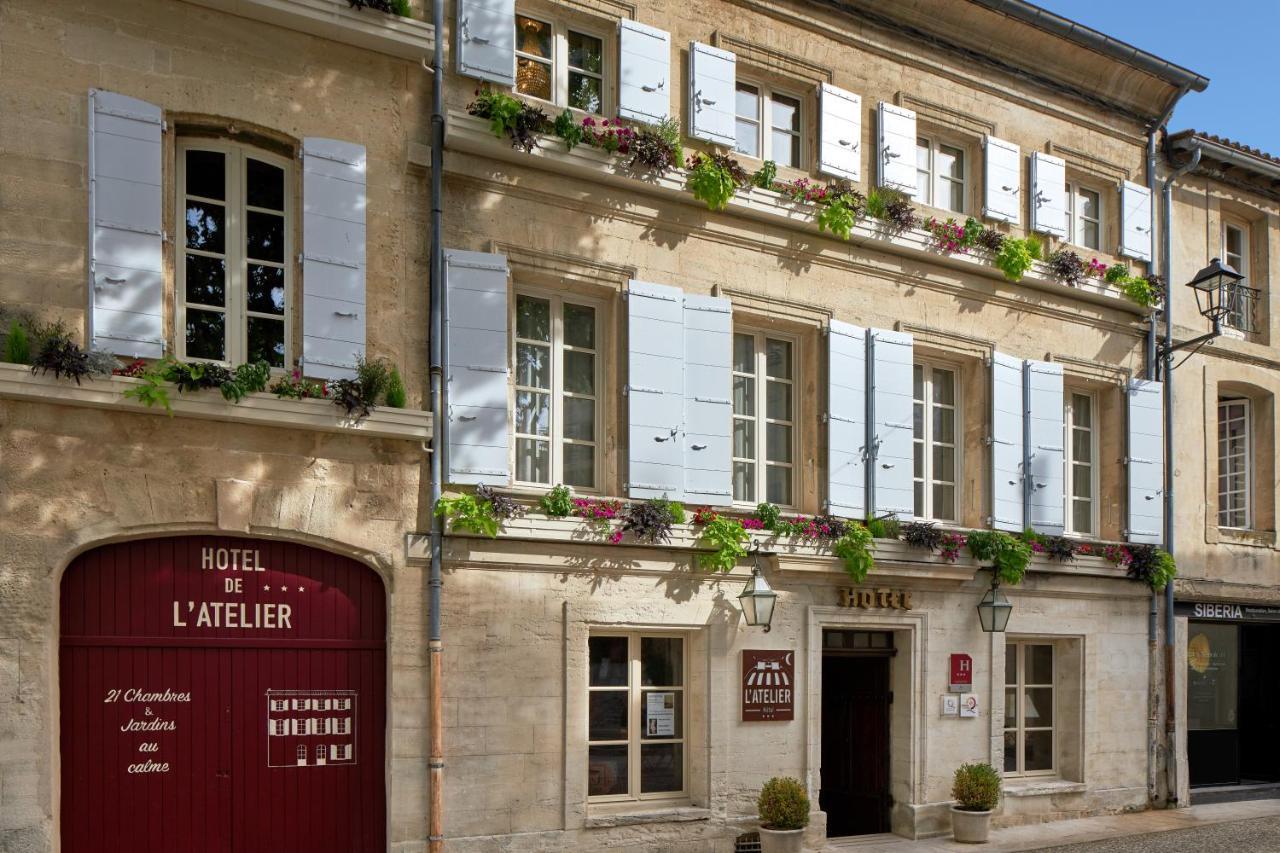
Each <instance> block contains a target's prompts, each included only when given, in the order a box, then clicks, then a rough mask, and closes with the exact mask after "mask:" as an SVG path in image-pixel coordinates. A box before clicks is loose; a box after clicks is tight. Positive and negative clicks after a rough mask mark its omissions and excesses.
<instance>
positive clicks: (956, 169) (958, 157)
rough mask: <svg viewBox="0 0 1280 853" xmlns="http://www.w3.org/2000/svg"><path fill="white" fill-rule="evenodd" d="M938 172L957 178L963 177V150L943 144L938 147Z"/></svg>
mask: <svg viewBox="0 0 1280 853" xmlns="http://www.w3.org/2000/svg"><path fill="white" fill-rule="evenodd" d="M937 165H938V174H939V175H945V176H946V177H948V178H955V179H957V180H959V179H962V178H964V152H963V151H961V150H960V149H959V148H952V147H951V146H949V145H943V146H941V147H939V148H938V159H937Z"/></svg>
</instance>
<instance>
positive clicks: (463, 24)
mask: <svg viewBox="0 0 1280 853" xmlns="http://www.w3.org/2000/svg"><path fill="white" fill-rule="evenodd" d="M455 29H456V30H457V34H458V42H457V51H458V73H459V74H463V75H465V76H467V77H474V78H476V79H477V80H488V81H489V82H491V83H497V84H498V85H499V86H514V85H515V83H516V78H515V68H516V4H515V0H458V20H457V27H456V28H455ZM439 36H440V33H437V34H436V37H437V38H439Z"/></svg>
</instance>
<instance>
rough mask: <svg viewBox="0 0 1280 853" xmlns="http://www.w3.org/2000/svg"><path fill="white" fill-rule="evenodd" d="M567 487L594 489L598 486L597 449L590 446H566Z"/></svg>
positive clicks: (565, 469) (564, 478) (565, 475)
mask: <svg viewBox="0 0 1280 853" xmlns="http://www.w3.org/2000/svg"><path fill="white" fill-rule="evenodd" d="M560 480H561V482H563V483H564V484H565V485H566V486H577V487H579V488H584V489H593V488H595V485H596V449H595V448H594V447H592V446H591V445H589V444H566V445H564V476H563V477H561V478H560Z"/></svg>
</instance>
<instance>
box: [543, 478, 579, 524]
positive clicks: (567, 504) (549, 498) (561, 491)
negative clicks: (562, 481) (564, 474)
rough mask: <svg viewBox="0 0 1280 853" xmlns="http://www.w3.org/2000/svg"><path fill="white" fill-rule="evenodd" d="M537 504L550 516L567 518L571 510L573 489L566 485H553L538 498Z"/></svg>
mask: <svg viewBox="0 0 1280 853" xmlns="http://www.w3.org/2000/svg"><path fill="white" fill-rule="evenodd" d="M538 506H539V507H541V509H542V511H543V512H545V513H546V514H547V515H549V516H551V517H552V518H568V517H569V513H571V512H573V490H572V489H570V488H569V487H568V486H553V487H552V488H551V489H549V490H548V491H547V493H546V494H545V495H543V496H542V497H540V498H538Z"/></svg>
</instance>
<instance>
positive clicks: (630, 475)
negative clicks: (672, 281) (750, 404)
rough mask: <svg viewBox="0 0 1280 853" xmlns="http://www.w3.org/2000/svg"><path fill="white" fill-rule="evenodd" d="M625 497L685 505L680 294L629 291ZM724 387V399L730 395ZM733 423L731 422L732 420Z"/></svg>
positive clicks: (637, 287)
mask: <svg viewBox="0 0 1280 853" xmlns="http://www.w3.org/2000/svg"><path fill="white" fill-rule="evenodd" d="M627 377H628V378H627V444H628V453H629V456H628V460H627V495H628V496H629V497H632V498H660V497H663V496H664V495H665V496H666V497H668V498H670V499H671V500H683V499H684V494H683V493H684V472H683V467H684V450H683V448H682V446H681V435H680V433H681V430H682V428H683V425H684V292H683V291H681V290H680V289H679V288H677V287H669V286H667V285H663V284H650V283H649V282H645V281H637V280H634V279H633V280H632V281H631V283H630V284H629V285H628V287H627ZM728 390H729V389H728V386H727V385H726V386H725V390H724V393H727V392H728ZM730 417H731V418H732V416H730Z"/></svg>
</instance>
